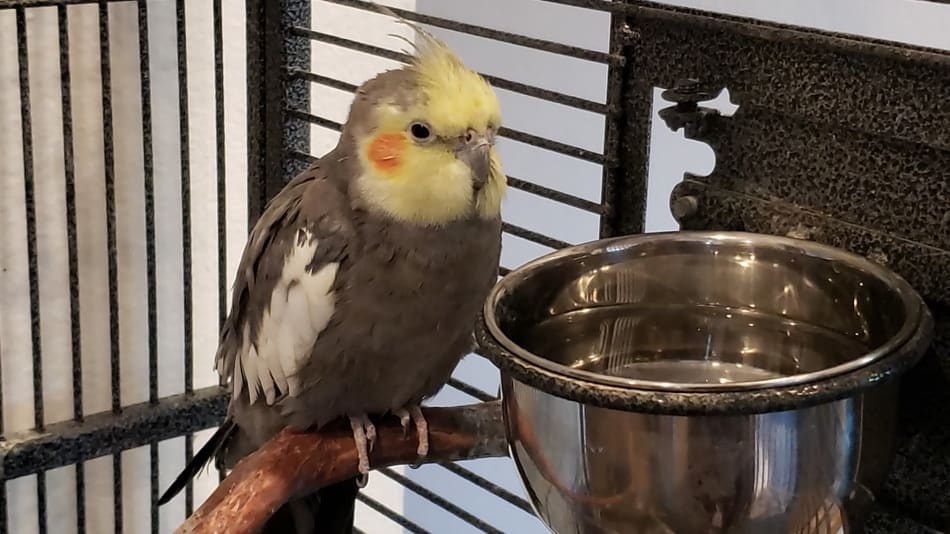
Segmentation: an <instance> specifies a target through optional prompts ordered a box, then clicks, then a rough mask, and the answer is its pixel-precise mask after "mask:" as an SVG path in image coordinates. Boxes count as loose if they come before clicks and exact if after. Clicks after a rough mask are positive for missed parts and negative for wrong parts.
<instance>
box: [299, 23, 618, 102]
mask: <svg viewBox="0 0 950 534" xmlns="http://www.w3.org/2000/svg"><path fill="white" fill-rule="evenodd" d="M290 34H291V35H294V36H297V37H306V38H308V39H311V40H314V41H319V42H322V43H326V44H330V45H335V46H339V47H342V48H348V49H350V50H355V51H357V52H363V53H365V54H370V55H374V56H378V57H382V58H386V59H391V60H393V61H398V62H401V63H408V62H409V60H410V56H408V55H407V54H404V53H402V52H396V51H394V50H388V49H386V48H380V47H378V46H373V45H371V44H367V43H363V42H360V41H354V40H352V39H347V38H345V37H339V36H336V35H331V34H329V33H323V32H318V31H315V30H311V29H310V28H302V27H299V26H294V27H292V28H290ZM481 74H482V76H483V77H484V78H485V79H486V80H488V82H489V83H491V84H492V85H493V86H495V87H497V88H499V89H506V90H509V91H512V92H515V93H520V94H523V95H526V96H532V97H535V98H541V99H543V100H548V101H550V102H556V103H558V104H564V105H565V106H570V107H573V108H577V109H583V110H587V111H593V112H595V113H600V114H602V115H603V114H606V113H608V112H609V111H611V110H610V108H608V107H607V105H606V104H602V103H600V102H594V101H593V100H587V99H586V98H580V97H577V96H572V95H568V94H565V93H561V92H558V91H552V90H550V89H543V88H541V87H536V86H533V85H528V84H524V83H521V82H515V81H512V80H508V79H506V78H499V77H497V76H492V75H490V74H484V73H481Z"/></svg>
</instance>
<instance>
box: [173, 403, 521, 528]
mask: <svg viewBox="0 0 950 534" xmlns="http://www.w3.org/2000/svg"><path fill="white" fill-rule="evenodd" d="M423 413H424V414H425V417H426V420H427V421H428V422H429V455H428V457H427V458H425V459H424V462H423V463H432V462H443V461H453V460H464V459H474V458H485V457H498V456H507V455H508V445H507V442H506V441H505V429H504V423H503V421H502V415H501V402H500V401H494V402H487V403H481V404H475V405H471V406H462V407H456V408H425V409H423ZM374 424H375V425H376V433H377V438H376V445H375V447H374V448H373V451H372V452H371V453H370V465H371V467H373V468H378V467H385V466H391V465H398V464H409V463H414V462H416V461H417V460H418V459H417V457H416V446H417V444H418V442H417V440H416V432H415V428H414V427H412V426H410V429H409V432H408V434H407V435H405V436H403V429H402V426H400V424H399V420H398V419H397V418H396V417H392V416H390V417H386V418H384V419H382V420H375V419H374ZM357 474H358V473H357V455H356V447H355V446H354V444H353V434H352V433H351V431H350V427H349V425H345V424H343V422H342V421H341V422H340V424H334V425H328V426H327V427H325V428H324V429H322V430H321V431H320V432H319V433H295V432H291V431H287V430H285V431H283V432H281V433H279V434H277V435H276V436H274V438H273V439H271V440H270V441H269V442H267V443H266V444H264V446H262V447H261V448H260V449H258V450H257V451H256V452H254V453H253V454H251V455H249V456H247V457H245V458H244V459H243V460H241V461H240V462H238V464H237V465H236V466H235V467H234V469H233V470H232V471H231V473H230V474H229V475H228V477H227V478H225V479H224V481H222V482H221V484H220V485H219V486H218V487H217V488H216V489H215V490H214V492H213V493H212V494H211V496H210V497H208V499H207V500H206V501H205V502H204V504H202V505H201V507H200V508H198V509H197V510H195V512H194V513H193V514H192V515H191V517H189V518H188V519H187V520H186V521H185V522H184V524H182V525H181V526H180V527H179V528H178V530H176V531H175V532H176V534H212V533H214V534H218V533H224V532H227V533H229V534H252V533H254V532H257V531H259V530H260V529H261V528H262V527H263V526H264V524H265V523H266V522H267V520H268V519H269V518H270V517H271V515H272V514H274V513H275V512H276V511H277V510H278V509H279V508H280V507H281V506H282V505H283V504H285V503H286V502H287V501H289V500H291V499H295V498H298V497H303V496H305V495H309V494H311V493H313V492H315V491H316V490H318V489H320V488H323V487H325V486H329V485H331V484H334V483H336V482H340V481H342V480H346V479H348V478H351V477H353V476H356V475H357ZM370 476H371V477H372V476H373V475H372V474H370Z"/></svg>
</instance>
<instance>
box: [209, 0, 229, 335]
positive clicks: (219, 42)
mask: <svg viewBox="0 0 950 534" xmlns="http://www.w3.org/2000/svg"><path fill="white" fill-rule="evenodd" d="M212 5H213V13H214V109H215V148H216V155H217V162H218V321H219V326H220V327H223V326H224V320H225V318H226V317H227V313H228V298H227V287H228V283H227V276H228V270H227V261H228V247H227V237H228V235H227V175H226V174H225V172H226V168H225V166H226V165H225V163H226V162H225V152H224V35H223V31H222V18H223V17H222V13H221V0H214V1H213V2H212Z"/></svg>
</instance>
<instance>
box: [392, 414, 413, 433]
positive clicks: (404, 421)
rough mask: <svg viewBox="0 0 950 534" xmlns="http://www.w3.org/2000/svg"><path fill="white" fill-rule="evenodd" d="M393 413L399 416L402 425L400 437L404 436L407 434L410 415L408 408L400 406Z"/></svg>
mask: <svg viewBox="0 0 950 534" xmlns="http://www.w3.org/2000/svg"><path fill="white" fill-rule="evenodd" d="M393 413H394V414H395V415H396V417H398V418H399V424H401V425H402V437H404V438H405V437H406V436H408V435H409V421H410V419H411V416H410V415H409V410H407V409H405V408H400V409H398V410H396V411H395V412H393Z"/></svg>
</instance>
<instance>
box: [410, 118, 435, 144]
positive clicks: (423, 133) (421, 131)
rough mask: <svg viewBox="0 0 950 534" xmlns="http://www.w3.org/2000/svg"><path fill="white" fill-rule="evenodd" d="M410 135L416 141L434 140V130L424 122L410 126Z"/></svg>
mask: <svg viewBox="0 0 950 534" xmlns="http://www.w3.org/2000/svg"><path fill="white" fill-rule="evenodd" d="M409 134H410V135H412V138H413V139H415V140H416V141H420V142H425V141H429V140H430V139H432V128H430V127H429V125H428V124H426V123H424V122H414V123H412V124H410V125H409Z"/></svg>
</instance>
